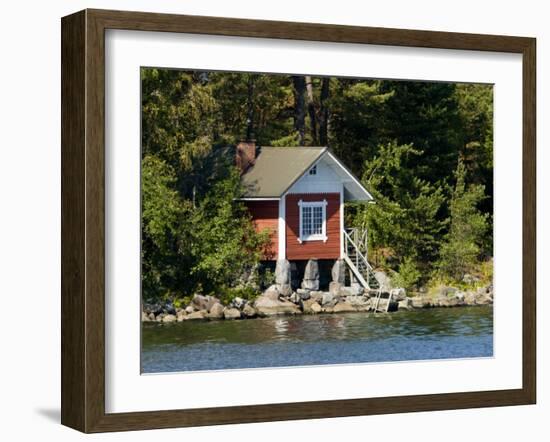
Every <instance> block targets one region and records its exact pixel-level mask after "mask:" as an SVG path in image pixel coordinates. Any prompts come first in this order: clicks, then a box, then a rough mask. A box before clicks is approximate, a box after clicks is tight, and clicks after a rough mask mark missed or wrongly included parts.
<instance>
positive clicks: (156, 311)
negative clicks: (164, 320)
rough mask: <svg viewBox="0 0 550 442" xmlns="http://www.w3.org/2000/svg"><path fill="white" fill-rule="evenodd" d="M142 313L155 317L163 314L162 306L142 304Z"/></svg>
mask: <svg viewBox="0 0 550 442" xmlns="http://www.w3.org/2000/svg"><path fill="white" fill-rule="evenodd" d="M143 311H144V312H145V313H147V315H149V317H150V315H151V313H152V314H153V315H155V316H157V315H160V314H161V313H162V312H163V308H162V305H160V304H156V303H155V304H151V303H148V302H146V303H144V304H143Z"/></svg>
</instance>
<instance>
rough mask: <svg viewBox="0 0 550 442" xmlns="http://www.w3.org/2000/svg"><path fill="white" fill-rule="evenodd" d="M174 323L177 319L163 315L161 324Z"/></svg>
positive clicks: (173, 316)
mask: <svg viewBox="0 0 550 442" xmlns="http://www.w3.org/2000/svg"><path fill="white" fill-rule="evenodd" d="M176 321H177V318H176V316H175V315H165V316H164V317H163V318H162V322H176Z"/></svg>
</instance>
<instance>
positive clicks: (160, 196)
mask: <svg viewBox="0 0 550 442" xmlns="http://www.w3.org/2000/svg"><path fill="white" fill-rule="evenodd" d="M141 75H142V275H143V276H142V277H143V293H144V297H145V298H146V299H154V298H169V299H175V300H177V299H181V298H183V297H186V296H191V295H192V294H194V293H215V294H216V295H218V296H222V297H223V296H233V295H234V294H235V293H239V294H243V290H244V291H246V290H247V287H246V284H245V283H243V281H242V280H241V275H243V274H247V272H249V270H250V269H251V268H254V266H255V265H256V263H257V262H258V260H259V259H260V256H261V250H262V248H263V247H264V245H265V243H266V240H267V235H265V234H263V233H260V234H256V233H255V232H254V231H253V229H252V227H251V224H250V222H249V218H248V215H247V213H246V210H244V208H243V207H242V206H241V205H240V204H239V203H238V202H235V198H236V197H238V196H239V194H240V192H241V189H240V186H239V175H238V173H237V171H236V170H235V168H234V167H233V165H232V164H231V161H230V159H228V158H225V157H224V156H223V155H219V153H220V152H222V151H223V148H224V147H226V146H229V145H234V144H236V143H237V142H238V141H240V140H242V139H255V140H256V142H257V144H258V145H264V146H309V145H323V146H325V145H327V146H329V147H330V148H331V149H332V150H334V151H335V153H336V154H337V155H338V156H339V157H340V158H341V159H342V160H343V161H344V163H345V164H346V165H347V166H348V167H349V168H350V169H351V170H352V171H353V173H354V174H355V175H356V176H357V177H359V178H360V179H361V181H362V182H363V184H364V185H365V187H366V188H367V189H368V190H369V191H370V192H371V194H372V195H373V196H374V198H375V200H376V204H375V205H372V204H369V205H353V204H349V205H347V206H346V226H348V227H352V226H358V227H363V228H368V231H369V260H370V261H371V263H372V264H373V265H374V266H376V267H378V268H382V269H384V270H385V271H387V272H388V273H389V274H390V275H391V277H392V279H394V282H395V283H396V284H398V285H401V286H404V287H406V288H407V289H408V290H412V291H414V290H417V289H419V288H420V287H423V286H433V285H436V284H438V283H443V282H445V283H449V282H453V283H455V284H469V283H471V281H472V280H480V281H487V280H490V279H491V278H492V244H493V241H492V222H493V220H492V213H493V89H492V86H491V85H481V84H456V83H435V82H419V81H389V80H370V79H355V78H333V77H331V78H329V77H317V76H302V75H299V76H290V75H271V74H269V75H267V74H249V73H226V72H199V71H178V70H168V69H155V68H143V69H142V72H141ZM471 276H474V278H471ZM249 295H250V293H249Z"/></svg>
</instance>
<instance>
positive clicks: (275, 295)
mask: <svg viewBox="0 0 550 442" xmlns="http://www.w3.org/2000/svg"><path fill="white" fill-rule="evenodd" d="M261 296H263V297H266V298H269V299H272V300H273V301H277V300H278V299H279V290H278V289H277V286H276V285H272V286H269V288H268V289H267V290H266V291H265V292H263V293H262V295H261Z"/></svg>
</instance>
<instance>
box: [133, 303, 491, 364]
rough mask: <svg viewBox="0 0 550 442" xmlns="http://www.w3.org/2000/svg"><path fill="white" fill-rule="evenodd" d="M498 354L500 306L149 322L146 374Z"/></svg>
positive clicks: (145, 327) (145, 337)
mask: <svg viewBox="0 0 550 442" xmlns="http://www.w3.org/2000/svg"><path fill="white" fill-rule="evenodd" d="M492 355H493V309H492V307H490V306H487V307H460V308H448V309H443V308H438V309H426V310H415V311H411V312H406V311H401V312H395V313H389V314H383V313H378V314H373V313H368V314H367V313H341V314H324V315H315V316H310V315H303V316H284V317H272V318H262V319H250V320H242V321H208V322H202V321H186V322H181V323H175V324H157V323H144V324H143V328H142V353H141V364H142V371H143V372H144V373H157V372H174V371H196V370H222V369H235V368H258V367H288V366H298V365H300V366H302V365H323V364H343V363H361V362H385V361H412V360H426V359H445V358H474V357H490V356H492Z"/></svg>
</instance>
